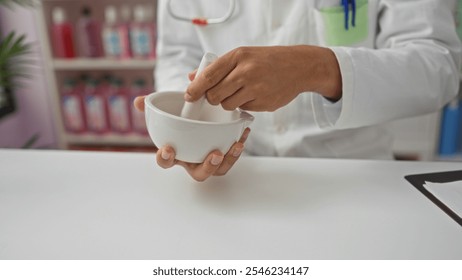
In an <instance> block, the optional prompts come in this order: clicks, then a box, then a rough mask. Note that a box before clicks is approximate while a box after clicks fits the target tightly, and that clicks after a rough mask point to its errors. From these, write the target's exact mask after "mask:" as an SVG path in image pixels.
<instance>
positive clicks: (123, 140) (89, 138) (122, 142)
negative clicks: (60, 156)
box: [65, 133, 154, 146]
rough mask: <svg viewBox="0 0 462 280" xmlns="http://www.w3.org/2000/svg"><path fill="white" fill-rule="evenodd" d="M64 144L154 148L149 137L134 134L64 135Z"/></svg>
mask: <svg viewBox="0 0 462 280" xmlns="http://www.w3.org/2000/svg"><path fill="white" fill-rule="evenodd" d="M65 138H66V143H68V144H69V145H91V146H95V145H97V146H102V145H112V146H154V144H153V143H152V141H151V139H150V138H149V136H143V135H139V134H134V133H127V134H114V133H107V134H102V135H97V134H82V135H78V134H66V136H65Z"/></svg>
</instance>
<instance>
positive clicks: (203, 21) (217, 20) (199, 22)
mask: <svg viewBox="0 0 462 280" xmlns="http://www.w3.org/2000/svg"><path fill="white" fill-rule="evenodd" d="M235 8H236V0H230V1H229V5H228V11H227V12H226V14H225V15H223V16H222V17H218V18H205V17H192V18H189V17H184V16H180V15H178V14H175V13H174V12H173V10H172V0H168V1H167V10H168V13H169V14H170V15H171V16H172V17H173V18H174V19H177V20H181V21H187V22H191V23H192V24H195V25H199V26H205V25H208V24H217V23H223V22H226V21H228V20H229V19H230V18H231V16H232V15H233V13H234V9H235Z"/></svg>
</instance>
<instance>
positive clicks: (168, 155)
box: [156, 146, 175, 168]
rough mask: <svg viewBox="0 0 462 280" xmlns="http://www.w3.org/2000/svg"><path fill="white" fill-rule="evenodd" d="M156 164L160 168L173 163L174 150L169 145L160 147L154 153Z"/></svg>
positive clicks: (167, 166)
mask: <svg viewBox="0 0 462 280" xmlns="http://www.w3.org/2000/svg"><path fill="white" fill-rule="evenodd" d="M156 159H157V164H158V165H159V166H160V167H162V168H170V167H172V166H174V165H175V150H174V149H173V148H172V147H170V146H164V147H162V148H160V149H159V150H158V151H157V153H156Z"/></svg>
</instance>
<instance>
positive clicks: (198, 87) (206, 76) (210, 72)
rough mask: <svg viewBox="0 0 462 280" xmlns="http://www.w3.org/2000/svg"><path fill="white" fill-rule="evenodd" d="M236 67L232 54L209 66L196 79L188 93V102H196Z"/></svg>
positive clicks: (189, 87)
mask: <svg viewBox="0 0 462 280" xmlns="http://www.w3.org/2000/svg"><path fill="white" fill-rule="evenodd" d="M235 67H236V61H235V60H234V59H233V56H232V55H230V53H228V54H225V55H224V56H222V57H220V58H218V59H217V60H215V61H214V62H213V63H212V64H210V65H209V66H207V67H206V68H205V69H204V70H203V71H202V72H201V73H199V75H198V76H197V75H196V77H195V79H194V81H192V82H191V83H190V84H189V86H188V89H187V90H186V92H187V93H188V95H187V96H186V101H189V102H191V101H196V100H197V99H199V98H200V97H201V96H203V95H204V94H205V92H207V90H209V89H211V88H212V87H214V86H215V85H216V84H217V83H219V82H220V81H221V80H223V78H224V77H226V75H228V73H229V72H231V71H232V70H233V69H234V68H235Z"/></svg>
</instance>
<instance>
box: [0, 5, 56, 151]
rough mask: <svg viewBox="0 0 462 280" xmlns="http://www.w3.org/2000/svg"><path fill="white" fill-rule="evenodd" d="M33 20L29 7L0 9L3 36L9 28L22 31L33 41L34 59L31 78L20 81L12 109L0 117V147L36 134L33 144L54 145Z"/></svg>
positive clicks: (42, 63) (48, 100)
mask: <svg viewBox="0 0 462 280" xmlns="http://www.w3.org/2000/svg"><path fill="white" fill-rule="evenodd" d="M37 22H38V21H37V20H36V18H35V14H34V12H33V11H32V10H31V8H21V7H19V6H14V10H11V9H7V8H4V7H1V8H0V27H1V30H2V31H3V35H5V34H8V33H9V32H10V31H15V32H16V33H18V34H26V40H27V42H29V43H31V44H33V54H32V55H31V57H33V58H34V60H35V61H36V63H35V64H36V65H35V66H33V67H31V69H30V73H31V74H32V78H31V79H29V80H24V81H23V83H22V86H21V87H19V88H18V89H17V90H16V91H15V99H16V104H17V110H16V112H15V113H13V114H10V115H8V116H6V117H4V118H2V119H0V148H5V147H7V148H18V147H21V146H22V145H24V143H26V142H27V140H28V139H30V138H31V137H32V136H33V135H34V134H39V139H38V141H37V142H36V144H34V147H42V146H46V147H49V148H56V147H57V146H58V145H57V137H56V132H55V129H54V127H55V126H54V120H53V118H52V115H53V114H52V107H51V105H50V104H51V102H50V95H49V94H48V90H47V88H48V85H47V83H46V79H45V71H44V68H45V67H44V64H45V63H47V62H45V61H43V59H42V58H41V57H40V53H41V49H40V47H41V45H42V43H41V41H42V40H44V39H45V38H39V35H38V34H39V32H38V30H37V28H38V26H37Z"/></svg>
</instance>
